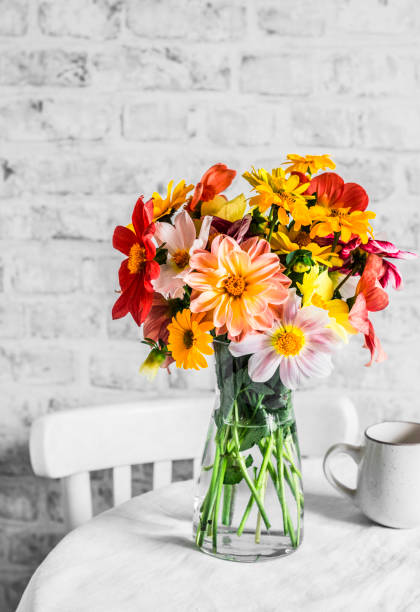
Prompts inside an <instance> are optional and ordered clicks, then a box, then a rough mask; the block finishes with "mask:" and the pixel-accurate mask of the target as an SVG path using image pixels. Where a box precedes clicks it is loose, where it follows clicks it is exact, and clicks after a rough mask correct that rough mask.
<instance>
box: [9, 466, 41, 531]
mask: <svg viewBox="0 0 420 612" xmlns="http://www.w3.org/2000/svg"><path fill="white" fill-rule="evenodd" d="M37 517H38V494H37V486H36V483H35V481H33V480H28V479H27V478H25V479H22V478H20V479H16V478H11V477H4V476H2V477H0V518H3V519H12V520H14V521H34V520H35V519H37Z"/></svg>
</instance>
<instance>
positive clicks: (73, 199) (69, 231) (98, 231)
mask: <svg viewBox="0 0 420 612" xmlns="http://www.w3.org/2000/svg"><path fill="white" fill-rule="evenodd" d="M31 200H34V198H31ZM135 202H136V197H135V196H133V197H130V196H128V195H122V196H117V195H114V196H111V197H110V196H103V197H100V198H97V197H90V196H83V195H76V194H74V195H72V196H62V197H60V198H59V199H57V198H55V197H42V198H40V199H39V201H33V202H32V203H31V206H30V212H29V213H26V218H28V217H29V219H30V222H29V224H28V225H29V229H30V236H31V237H32V238H35V239H38V240H39V239H48V238H56V239H57V238H62V239H63V238H64V239H73V240H82V239H83V240H89V241H105V242H107V243H108V244H110V243H111V241H112V234H113V232H114V228H115V227H116V226H117V225H121V224H122V225H126V224H127V223H129V220H130V218H131V213H132V211H133V208H134V204H135ZM0 219H1V212H0Z"/></svg>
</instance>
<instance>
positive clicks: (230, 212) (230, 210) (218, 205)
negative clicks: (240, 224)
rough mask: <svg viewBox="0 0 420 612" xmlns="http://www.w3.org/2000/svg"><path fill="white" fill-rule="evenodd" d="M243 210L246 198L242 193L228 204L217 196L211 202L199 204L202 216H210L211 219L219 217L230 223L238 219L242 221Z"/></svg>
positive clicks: (221, 197)
mask: <svg viewBox="0 0 420 612" xmlns="http://www.w3.org/2000/svg"><path fill="white" fill-rule="evenodd" d="M245 210H246V198H245V196H244V194H243V193H241V194H240V195H238V196H237V197H236V198H234V199H233V200H230V201H229V202H228V201H227V200H226V198H224V197H223V196H220V195H217V196H216V197H215V198H213V200H210V201H209V202H203V203H202V204H201V215H202V216H204V215H212V216H213V217H220V218H221V219H226V221H231V222H232V223H233V222H234V221H237V220H238V219H242V217H243V216H244V214H245Z"/></svg>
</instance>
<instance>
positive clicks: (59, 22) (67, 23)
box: [39, 0, 122, 39]
mask: <svg viewBox="0 0 420 612" xmlns="http://www.w3.org/2000/svg"><path fill="white" fill-rule="evenodd" d="M121 7H122V2H121V1H120V0H44V1H43V2H41V4H40V6H39V25H40V28H41V31H42V33H43V34H46V35H48V36H73V37H76V38H94V39H110V38H115V37H116V36H118V34H119V32H120V28H121Z"/></svg>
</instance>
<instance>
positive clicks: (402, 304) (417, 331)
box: [375, 262, 420, 352]
mask: <svg viewBox="0 0 420 612" xmlns="http://www.w3.org/2000/svg"><path fill="white" fill-rule="evenodd" d="M411 263H414V265H415V263H416V262H407V263H406V264H405V266H404V264H403V263H401V262H396V265H397V267H398V268H399V270H400V273H401V274H402V276H404V270H405V269H406V267H409V266H410V264H411ZM417 268H419V266H418V265H417ZM410 293H411V292H409V293H408V295H407V293H406V292H405V291H403V292H401V293H399V292H394V291H389V294H390V304H389V306H388V308H386V309H385V310H384V311H381V314H380V315H378V316H376V317H375V331H376V333H377V334H378V336H379V338H384V339H385V341H386V342H387V343H388V344H390V343H396V344H397V345H399V344H400V343H403V342H407V341H410V340H414V339H417V341H418V342H419V341H420V306H419V301H418V299H411V300H410V297H411V296H410ZM393 350H394V347H392V348H390V349H389V352H392V351H393Z"/></svg>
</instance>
